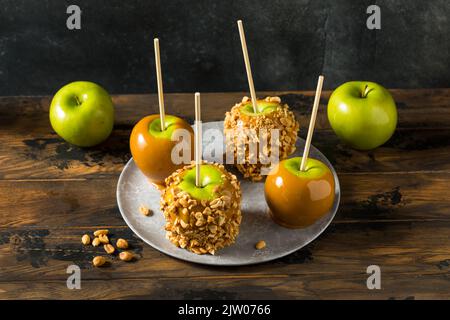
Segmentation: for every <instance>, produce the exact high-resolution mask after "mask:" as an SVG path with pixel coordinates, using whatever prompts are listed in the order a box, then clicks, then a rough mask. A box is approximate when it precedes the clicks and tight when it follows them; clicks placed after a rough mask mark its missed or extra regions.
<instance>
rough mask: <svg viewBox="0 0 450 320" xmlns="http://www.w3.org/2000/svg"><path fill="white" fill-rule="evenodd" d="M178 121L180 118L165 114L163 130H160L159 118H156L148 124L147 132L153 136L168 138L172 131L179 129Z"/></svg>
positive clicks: (170, 136)
mask: <svg viewBox="0 0 450 320" xmlns="http://www.w3.org/2000/svg"><path fill="white" fill-rule="evenodd" d="M180 121H182V120H181V119H180V118H178V117H175V116H170V115H166V116H165V117H164V126H165V130H164V131H161V119H160V118H156V119H154V120H153V121H152V122H151V123H150V125H149V126H148V132H149V133H150V135H152V136H153V137H155V138H160V139H167V140H170V139H171V138H172V134H173V133H174V131H175V130H176V129H180V125H179V122H180Z"/></svg>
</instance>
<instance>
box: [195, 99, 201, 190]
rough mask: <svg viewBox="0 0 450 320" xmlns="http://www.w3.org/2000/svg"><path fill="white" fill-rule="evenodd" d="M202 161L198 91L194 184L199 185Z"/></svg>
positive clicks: (196, 100)
mask: <svg viewBox="0 0 450 320" xmlns="http://www.w3.org/2000/svg"><path fill="white" fill-rule="evenodd" d="M201 162H202V120H201V108H200V92H196V93H195V185H196V186H197V187H200V165H201Z"/></svg>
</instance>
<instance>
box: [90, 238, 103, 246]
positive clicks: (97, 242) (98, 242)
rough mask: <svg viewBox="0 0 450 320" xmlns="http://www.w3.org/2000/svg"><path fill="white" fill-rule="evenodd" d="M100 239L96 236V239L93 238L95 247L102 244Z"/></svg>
mask: <svg viewBox="0 0 450 320" xmlns="http://www.w3.org/2000/svg"><path fill="white" fill-rule="evenodd" d="M100 243H101V242H100V239H99V238H94V240H92V245H93V246H94V247H98V246H99V245H100Z"/></svg>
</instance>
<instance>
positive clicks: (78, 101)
mask: <svg viewBox="0 0 450 320" xmlns="http://www.w3.org/2000/svg"><path fill="white" fill-rule="evenodd" d="M75 101H76V102H77V105H78V106H81V100H80V98H78V96H75Z"/></svg>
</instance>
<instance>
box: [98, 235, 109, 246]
mask: <svg viewBox="0 0 450 320" xmlns="http://www.w3.org/2000/svg"><path fill="white" fill-rule="evenodd" d="M98 240H100V242H101V243H103V244H108V243H109V239H108V236H107V235H106V234H100V235H99V236H98Z"/></svg>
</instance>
